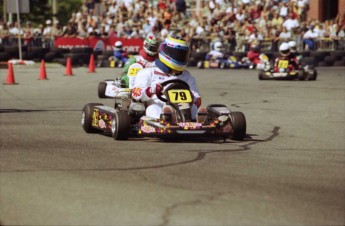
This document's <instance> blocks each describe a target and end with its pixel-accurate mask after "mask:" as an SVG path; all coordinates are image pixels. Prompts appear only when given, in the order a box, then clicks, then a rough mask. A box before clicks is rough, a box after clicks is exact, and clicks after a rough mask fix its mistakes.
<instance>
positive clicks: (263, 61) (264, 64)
mask: <svg viewBox="0 0 345 226" xmlns="http://www.w3.org/2000/svg"><path fill="white" fill-rule="evenodd" d="M259 59H260V62H259V63H254V62H252V61H250V60H249V59H248V57H243V58H242V59H241V61H240V63H241V65H242V67H243V68H248V69H258V70H269V68H270V60H269V58H268V56H267V55H266V54H264V53H261V54H260V55H259Z"/></svg>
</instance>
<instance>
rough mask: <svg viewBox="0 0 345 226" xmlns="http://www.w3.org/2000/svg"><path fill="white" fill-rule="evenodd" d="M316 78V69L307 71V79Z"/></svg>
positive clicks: (313, 79)
mask: <svg viewBox="0 0 345 226" xmlns="http://www.w3.org/2000/svg"><path fill="white" fill-rule="evenodd" d="M316 78H317V71H316V70H313V71H311V72H309V73H308V76H307V79H308V80H309V81H315V80H316Z"/></svg>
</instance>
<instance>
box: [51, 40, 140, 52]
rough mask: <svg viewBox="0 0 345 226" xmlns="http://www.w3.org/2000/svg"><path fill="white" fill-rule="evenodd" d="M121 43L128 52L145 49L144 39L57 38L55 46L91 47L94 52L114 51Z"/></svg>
mask: <svg viewBox="0 0 345 226" xmlns="http://www.w3.org/2000/svg"><path fill="white" fill-rule="evenodd" d="M117 41H121V42H122V46H123V48H124V49H125V50H127V51H128V52H139V50H140V49H141V48H142V47H143V41H144V40H143V39H140V38H131V39H126V38H98V37H88V38H74V37H56V38H55V41H54V46H55V47H56V48H64V49H71V48H86V47H91V48H93V49H94V50H99V51H103V50H112V49H113V46H114V44H115V42H117Z"/></svg>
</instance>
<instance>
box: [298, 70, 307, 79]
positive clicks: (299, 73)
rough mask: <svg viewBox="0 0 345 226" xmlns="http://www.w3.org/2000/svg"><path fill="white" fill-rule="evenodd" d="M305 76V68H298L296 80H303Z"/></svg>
mask: <svg viewBox="0 0 345 226" xmlns="http://www.w3.org/2000/svg"><path fill="white" fill-rule="evenodd" d="M306 78H307V73H306V71H305V70H300V71H299V72H298V80H300V81H302V80H305V79H306Z"/></svg>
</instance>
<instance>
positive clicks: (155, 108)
mask: <svg viewBox="0 0 345 226" xmlns="http://www.w3.org/2000/svg"><path fill="white" fill-rule="evenodd" d="M162 65H163V63H162V62H160V61H159V59H157V60H156V61H155V66H154V67H149V68H145V69H143V70H141V71H139V72H138V74H137V76H136V79H135V83H134V88H133V89H132V97H133V99H135V100H137V101H142V102H147V105H148V107H147V108H146V116H149V117H153V118H159V117H160V114H161V113H162V110H163V107H164V104H165V103H164V102H162V101H160V100H159V99H158V98H157V96H156V95H155V94H152V93H151V92H150V89H151V88H152V87H155V86H156V85H157V84H160V83H162V82H165V81H168V80H172V79H180V80H183V81H185V82H186V83H187V84H188V85H189V87H190V90H191V92H192V94H193V95H194V97H195V100H200V101H201V98H200V94H199V91H198V88H197V85H196V82H195V78H194V77H193V76H192V75H191V74H190V73H189V71H187V70H184V71H183V72H182V74H181V75H178V76H176V75H173V74H170V73H169V72H164V71H166V70H164V68H162ZM197 105H199V104H198V103H194V104H193V107H192V118H193V119H195V116H196V113H197V110H198V107H199V106H197Z"/></svg>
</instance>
